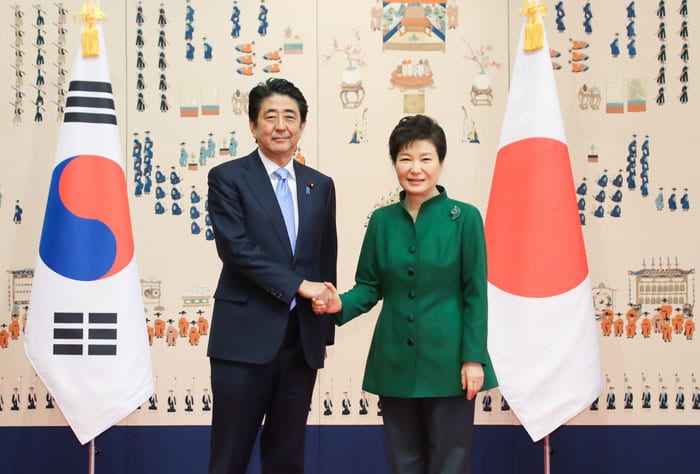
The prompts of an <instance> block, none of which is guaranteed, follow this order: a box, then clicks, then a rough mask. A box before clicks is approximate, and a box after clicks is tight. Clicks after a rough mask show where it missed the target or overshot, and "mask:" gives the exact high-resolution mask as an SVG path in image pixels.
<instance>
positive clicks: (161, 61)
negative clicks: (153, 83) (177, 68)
mask: <svg viewBox="0 0 700 474" xmlns="http://www.w3.org/2000/svg"><path fill="white" fill-rule="evenodd" d="M158 69H160V70H161V71H165V70H166V69H168V60H167V59H165V51H161V52H160V53H159V54H158Z"/></svg>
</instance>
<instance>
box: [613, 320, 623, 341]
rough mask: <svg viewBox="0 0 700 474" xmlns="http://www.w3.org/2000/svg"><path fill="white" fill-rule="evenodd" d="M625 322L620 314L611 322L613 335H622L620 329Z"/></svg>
mask: <svg viewBox="0 0 700 474" xmlns="http://www.w3.org/2000/svg"><path fill="white" fill-rule="evenodd" d="M624 326H625V322H624V321H623V320H622V316H620V317H618V318H617V319H616V320H615V322H614V323H613V328H614V330H615V337H622V331H623V329H624Z"/></svg>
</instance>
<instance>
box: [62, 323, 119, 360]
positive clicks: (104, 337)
mask: <svg viewBox="0 0 700 474" xmlns="http://www.w3.org/2000/svg"><path fill="white" fill-rule="evenodd" d="M53 323H54V327H53V341H54V344H53V353H54V355H78V356H79V355H83V354H84V353H85V349H84V347H85V342H87V355H89V356H92V355H94V356H103V355H106V356H110V355H112V356H113V355H117V313H88V316H87V324H85V315H84V314H83V313H54V314H53ZM86 333H87V338H86V337H85V336H86ZM86 340H87V341H86Z"/></svg>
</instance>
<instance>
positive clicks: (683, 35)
mask: <svg viewBox="0 0 700 474" xmlns="http://www.w3.org/2000/svg"><path fill="white" fill-rule="evenodd" d="M678 34H679V35H680V37H681V38H683V39H686V38H687V37H688V22H687V21H685V20H683V21H682V22H681V31H680V32H679V33H678Z"/></svg>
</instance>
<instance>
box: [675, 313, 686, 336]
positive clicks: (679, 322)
mask: <svg viewBox="0 0 700 474" xmlns="http://www.w3.org/2000/svg"><path fill="white" fill-rule="evenodd" d="M684 319H685V317H684V316H683V313H676V315H675V316H674V317H673V322H672V324H673V332H675V333H676V334H681V333H683V323H684Z"/></svg>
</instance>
